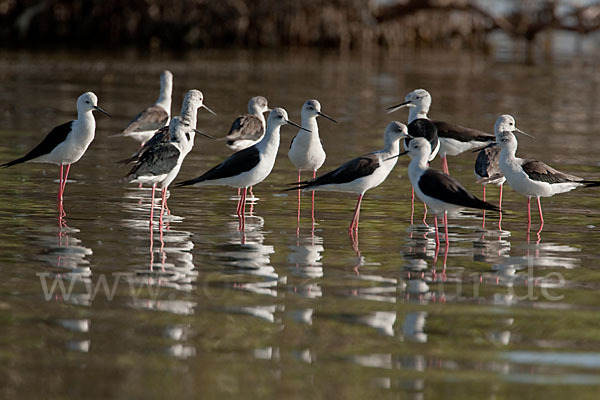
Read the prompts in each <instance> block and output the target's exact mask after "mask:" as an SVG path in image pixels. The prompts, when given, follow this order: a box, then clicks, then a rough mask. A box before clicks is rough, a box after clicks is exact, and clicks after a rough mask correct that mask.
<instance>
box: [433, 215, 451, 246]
mask: <svg viewBox="0 0 600 400" xmlns="http://www.w3.org/2000/svg"><path fill="white" fill-rule="evenodd" d="M433 221H434V223H435V244H436V246H439V245H440V234H439V230H438V218H437V214H435V219H434V220H433ZM443 221H444V234H445V235H446V246H448V212H446V211H444V219H443Z"/></svg>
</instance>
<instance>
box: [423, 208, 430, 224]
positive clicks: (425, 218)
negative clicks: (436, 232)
mask: <svg viewBox="0 0 600 400" xmlns="http://www.w3.org/2000/svg"><path fill="white" fill-rule="evenodd" d="M423 224H425V226H429V225H427V204H425V203H423Z"/></svg>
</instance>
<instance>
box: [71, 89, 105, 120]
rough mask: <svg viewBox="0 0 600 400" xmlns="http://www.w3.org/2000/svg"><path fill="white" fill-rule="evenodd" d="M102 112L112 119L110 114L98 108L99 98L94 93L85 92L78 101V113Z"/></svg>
mask: <svg viewBox="0 0 600 400" xmlns="http://www.w3.org/2000/svg"><path fill="white" fill-rule="evenodd" d="M94 110H97V111H100V112H102V113H104V114H106V115H108V116H109V117H110V114H109V113H107V112H106V111H104V110H103V109H101V108H100V107H98V97H97V96H96V95H95V94H94V93H93V92H85V93H84V94H82V95H81V96H79V98H78V99H77V111H78V112H79V113H86V112H89V111H94Z"/></svg>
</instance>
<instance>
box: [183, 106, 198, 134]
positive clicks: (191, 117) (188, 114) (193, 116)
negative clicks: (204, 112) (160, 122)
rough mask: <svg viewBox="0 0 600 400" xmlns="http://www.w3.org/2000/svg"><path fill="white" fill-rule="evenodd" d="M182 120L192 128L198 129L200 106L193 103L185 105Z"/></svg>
mask: <svg viewBox="0 0 600 400" xmlns="http://www.w3.org/2000/svg"><path fill="white" fill-rule="evenodd" d="M180 116H181V119H182V120H183V121H185V122H187V123H189V124H190V126H191V127H192V128H196V123H197V118H198V105H197V104H192V103H184V104H183V107H181V115H180Z"/></svg>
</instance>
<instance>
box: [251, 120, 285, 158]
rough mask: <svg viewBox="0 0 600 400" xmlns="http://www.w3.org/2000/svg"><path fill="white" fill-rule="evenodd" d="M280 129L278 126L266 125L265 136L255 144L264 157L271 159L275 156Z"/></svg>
mask: <svg viewBox="0 0 600 400" xmlns="http://www.w3.org/2000/svg"><path fill="white" fill-rule="evenodd" d="M280 129H281V126H280V125H276V126H269V125H267V132H266V133H265V136H264V137H263V138H262V139H261V141H260V142H258V143H257V144H256V146H257V147H258V149H259V150H260V151H261V152H262V153H264V154H265V155H267V156H273V157H275V156H276V155H277V150H278V149H279V140H280V135H279V131H280Z"/></svg>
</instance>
